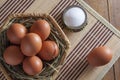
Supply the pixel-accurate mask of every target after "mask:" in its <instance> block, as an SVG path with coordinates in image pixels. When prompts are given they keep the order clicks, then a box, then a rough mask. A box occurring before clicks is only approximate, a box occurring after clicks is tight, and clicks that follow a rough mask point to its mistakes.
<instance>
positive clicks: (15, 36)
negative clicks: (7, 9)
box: [7, 23, 27, 44]
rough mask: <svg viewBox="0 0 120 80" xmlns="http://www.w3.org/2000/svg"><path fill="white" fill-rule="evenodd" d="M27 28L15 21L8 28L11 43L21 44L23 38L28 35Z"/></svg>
mask: <svg viewBox="0 0 120 80" xmlns="http://www.w3.org/2000/svg"><path fill="white" fill-rule="evenodd" d="M26 33H27V29H26V28H25V26H23V25H22V24H19V23H13V24H12V25H11V26H10V28H9V29H8V30H7V37H8V39H9V40H10V42H11V43H14V44H20V42H21V39H22V38H23V37H24V36H25V35H26Z"/></svg>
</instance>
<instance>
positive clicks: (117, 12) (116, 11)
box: [108, 0, 120, 80]
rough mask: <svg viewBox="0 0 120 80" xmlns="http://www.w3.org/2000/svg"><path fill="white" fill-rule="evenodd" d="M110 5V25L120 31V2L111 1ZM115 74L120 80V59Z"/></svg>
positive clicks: (116, 79)
mask: <svg viewBox="0 0 120 80" xmlns="http://www.w3.org/2000/svg"><path fill="white" fill-rule="evenodd" d="M108 5H109V14H110V15H109V17H110V23H112V24H113V25H114V26H115V27H116V28H117V29H119V30H120V22H119V21H120V0H109V1H108ZM114 74H115V80H120V58H119V59H118V60H117V61H116V63H115V64H114Z"/></svg>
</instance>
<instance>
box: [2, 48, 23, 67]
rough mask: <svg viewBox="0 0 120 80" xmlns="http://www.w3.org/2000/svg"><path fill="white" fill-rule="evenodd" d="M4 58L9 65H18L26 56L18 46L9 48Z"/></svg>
mask: <svg viewBox="0 0 120 80" xmlns="http://www.w3.org/2000/svg"><path fill="white" fill-rule="evenodd" d="M3 58H4V60H5V62H6V63H7V64H10V65H18V64H20V63H21V62H22V61H23V59H24V55H23V53H22V52H21V51H20V48H19V47H18V46H9V47H8V48H6V49H5V51H4V53H3Z"/></svg>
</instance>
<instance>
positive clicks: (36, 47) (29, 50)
mask: <svg viewBox="0 0 120 80" xmlns="http://www.w3.org/2000/svg"><path fill="white" fill-rule="evenodd" d="M41 47H42V40H41V38H40V36H39V35H38V34H35V33H28V34H27V35H26V36H25V37H24V38H23V39H22V41H21V50H22V52H23V54H24V55H26V56H34V55H36V54H37V53H38V52H39V51H40V49H41Z"/></svg>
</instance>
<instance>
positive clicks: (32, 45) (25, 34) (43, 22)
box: [0, 13, 70, 80]
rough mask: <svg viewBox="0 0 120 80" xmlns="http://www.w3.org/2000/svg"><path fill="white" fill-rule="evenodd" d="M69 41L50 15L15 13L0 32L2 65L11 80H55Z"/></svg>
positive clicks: (0, 59)
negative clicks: (55, 74) (53, 79)
mask: <svg viewBox="0 0 120 80" xmlns="http://www.w3.org/2000/svg"><path fill="white" fill-rule="evenodd" d="M69 46H70V42H69V40H68V39H67V37H66V35H65V34H64V32H63V31H62V29H61V28H60V26H59V25H58V24H57V23H56V21H55V20H54V19H53V18H52V16H50V15H47V14H37V13H34V14H13V15H10V16H9V18H8V19H7V20H6V22H5V23H4V24H3V26H2V27H1V29H0V63H1V64H2V67H0V68H3V67H4V70H5V71H6V72H7V73H6V75H9V76H10V78H11V79H15V80H16V79H17V80H18V79H19V80H38V79H40V80H42V79H43V80H46V79H52V78H53V77H54V73H55V72H59V66H60V65H62V63H63V62H64V60H65V57H66V54H67V51H68V49H69Z"/></svg>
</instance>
